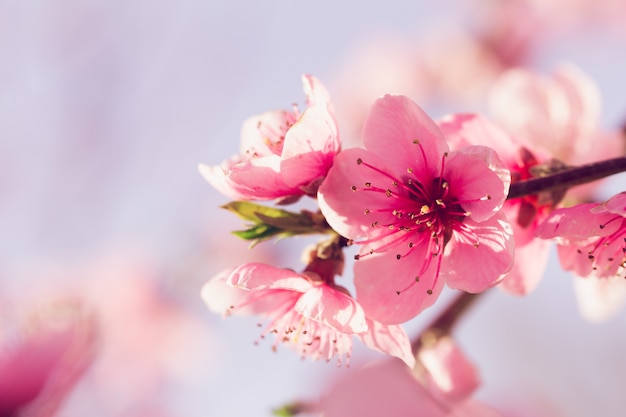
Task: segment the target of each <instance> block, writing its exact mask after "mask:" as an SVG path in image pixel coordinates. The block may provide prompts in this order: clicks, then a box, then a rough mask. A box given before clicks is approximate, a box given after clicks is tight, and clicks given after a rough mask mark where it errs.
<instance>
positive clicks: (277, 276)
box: [228, 263, 313, 293]
mask: <svg viewBox="0 0 626 417" xmlns="http://www.w3.org/2000/svg"><path fill="white" fill-rule="evenodd" d="M228 283H229V284H230V285H232V286H234V287H237V288H244V289H247V290H256V291H258V290H289V291H296V292H301V293H303V292H306V291H308V290H309V289H310V288H311V287H312V286H313V284H312V283H311V282H310V281H309V280H308V279H306V278H304V277H303V276H301V275H300V274H298V273H296V272H294V271H291V270H289V269H282V268H276V267H273V266H271V265H266V264H262V263H247V264H244V265H241V266H239V267H237V268H235V270H234V271H233V272H232V273H231V274H230V276H229V278H228Z"/></svg>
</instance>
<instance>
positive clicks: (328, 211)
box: [317, 148, 395, 239]
mask: <svg viewBox="0 0 626 417" xmlns="http://www.w3.org/2000/svg"><path fill="white" fill-rule="evenodd" d="M358 159H362V160H364V161H367V162H368V163H370V164H371V165H373V166H376V167H379V168H381V169H382V170H384V169H385V164H384V163H383V161H382V160H381V159H380V158H379V157H378V156H377V155H375V154H373V153H372V152H368V151H366V150H364V149H357V148H353V149H346V150H344V151H342V152H340V153H339V154H337V156H336V157H335V162H334V164H333V166H332V168H331V169H330V171H329V172H328V176H327V177H326V180H324V182H323V183H322V185H321V186H320V188H319V190H318V194H317V198H318V203H319V206H320V210H321V211H322V214H324V216H325V217H326V221H327V222H328V224H330V226H331V227H332V228H333V229H334V230H336V231H337V232H338V233H339V234H341V235H342V236H345V237H349V238H352V239H357V238H360V237H364V236H367V235H376V234H378V233H379V232H378V231H377V230H374V229H373V228H372V227H371V224H372V223H374V222H377V221H378V222H379V223H380V224H388V223H390V222H393V220H394V217H393V215H392V214H391V211H389V212H385V213H378V212H372V213H369V214H366V213H365V209H372V208H383V207H385V205H386V207H390V208H393V205H394V204H395V203H394V201H393V200H392V199H389V198H386V197H385V196H384V195H382V196H380V197H379V198H377V197H376V196H375V195H373V193H371V192H354V191H352V188H351V187H352V186H355V187H359V188H363V187H364V184H365V183H366V182H370V183H372V184H380V185H379V186H384V185H386V184H390V182H391V181H390V179H389V178H388V177H386V176H385V175H383V174H380V173H379V172H376V171H373V170H370V169H367V168H365V167H363V166H359V165H357V160H358ZM373 205H377V207H373Z"/></svg>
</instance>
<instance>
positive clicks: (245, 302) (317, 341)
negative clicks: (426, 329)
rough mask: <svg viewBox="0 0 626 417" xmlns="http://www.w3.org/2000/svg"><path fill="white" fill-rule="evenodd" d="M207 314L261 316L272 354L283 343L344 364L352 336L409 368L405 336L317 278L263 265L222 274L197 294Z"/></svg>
mask: <svg viewBox="0 0 626 417" xmlns="http://www.w3.org/2000/svg"><path fill="white" fill-rule="evenodd" d="M202 297H203V299H204V300H205V302H206V304H207V306H208V307H209V309H211V310H213V311H216V312H222V313H225V314H227V315H228V314H241V315H248V314H251V313H254V314H260V315H261V316H262V317H264V318H265V319H266V320H268V321H269V324H268V325H267V326H266V327H265V328H264V330H263V332H262V333H261V338H264V337H265V336H266V335H268V334H274V335H275V337H276V339H275V343H274V345H273V349H276V348H277V346H278V345H279V344H280V343H283V344H285V345H287V346H289V347H290V348H292V349H294V350H295V351H296V352H298V353H299V354H301V355H302V356H303V357H311V358H313V359H325V360H326V361H330V360H331V359H332V358H333V357H336V358H337V360H338V363H340V364H341V363H342V362H343V361H344V360H345V361H346V362H348V360H349V358H350V355H351V352H352V336H356V337H358V338H359V339H360V340H361V341H363V343H365V344H366V345H367V346H368V347H370V348H372V349H374V350H377V351H380V352H383V353H386V354H389V355H393V356H397V357H399V358H400V359H402V360H403V361H405V362H406V363H407V365H409V366H413V364H414V362H415V359H414V357H413V355H412V353H411V347H410V342H409V339H408V336H407V335H406V333H405V332H404V330H403V329H402V327H400V326H387V325H382V324H380V323H376V322H374V321H372V320H370V319H367V318H366V317H365V313H364V311H363V309H362V308H361V306H360V305H359V304H358V303H357V302H356V301H355V300H354V299H353V298H352V297H351V296H350V295H349V294H348V292H347V291H346V290H345V289H343V288H341V287H337V286H332V285H329V284H328V283H327V282H326V281H325V280H324V279H323V278H322V277H320V276H319V275H318V274H316V273H313V272H310V271H305V272H304V273H302V274H298V273H296V272H294V271H291V270H288V269H281V268H276V267H272V266H269V265H265V264H259V263H251V264H244V265H241V266H239V267H237V268H235V269H234V270H233V271H223V272H222V273H220V274H218V275H217V276H215V277H214V278H213V279H212V280H210V281H209V282H208V283H207V284H206V285H205V287H204V288H203V291H202Z"/></svg>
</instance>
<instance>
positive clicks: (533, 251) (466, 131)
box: [438, 114, 558, 295]
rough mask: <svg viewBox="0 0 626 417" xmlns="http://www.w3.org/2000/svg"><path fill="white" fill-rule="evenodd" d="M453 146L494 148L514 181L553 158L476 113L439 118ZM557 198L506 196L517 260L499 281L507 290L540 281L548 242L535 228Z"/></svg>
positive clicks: (528, 289)
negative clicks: (507, 197)
mask: <svg viewBox="0 0 626 417" xmlns="http://www.w3.org/2000/svg"><path fill="white" fill-rule="evenodd" d="M438 123H439V126H440V127H441V130H442V131H443V132H444V134H445V135H446V139H448V143H450V147H451V148H452V149H459V148H462V147H465V146H470V145H483V146H488V147H490V148H493V149H494V150H495V151H496V152H497V153H498V156H499V157H500V158H501V159H502V161H503V162H504V165H505V166H506V167H507V169H508V170H509V171H510V172H511V183H512V184H513V183H516V182H517V181H523V180H527V179H530V178H532V177H534V175H533V172H532V171H533V169H536V168H539V165H540V164H545V163H547V162H548V161H549V160H550V156H549V154H548V153H546V152H545V151H542V150H541V149H534V147H533V145H532V144H530V143H527V142H525V141H524V140H523V138H515V137H513V136H511V135H509V134H507V133H506V132H504V131H503V130H502V129H500V128H499V127H498V126H496V125H494V124H493V123H491V122H489V121H488V120H487V119H486V118H484V117H482V116H479V115H474V114H452V115H449V116H447V117H445V118H443V119H441V120H440V121H439V122H438ZM556 203H558V201H554V198H552V196H551V195H550V194H546V195H543V194H542V195H531V196H526V197H523V198H517V199H513V200H507V201H506V202H505V203H504V206H503V207H502V211H503V212H504V213H505V214H506V216H507V218H508V219H509V221H510V223H511V226H512V228H513V236H514V237H515V263H514V265H513V268H512V269H511V271H510V272H509V273H508V274H507V275H506V277H505V279H504V280H503V281H502V283H501V284H500V288H502V289H504V290H505V291H507V292H510V293H513V294H518V295H524V294H528V293H529V292H531V291H532V290H533V289H534V288H535V287H536V285H537V284H538V283H539V281H540V279H541V277H542V275H543V272H544V269H545V267H546V264H547V262H548V254H549V248H550V246H549V243H548V242H546V241H544V240H541V239H537V238H535V229H536V228H537V226H538V225H539V223H541V222H542V221H543V220H544V219H545V218H546V216H547V215H548V214H549V213H550V211H551V210H552V209H553V208H554V206H555V205H556Z"/></svg>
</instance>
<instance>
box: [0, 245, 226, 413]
mask: <svg viewBox="0 0 626 417" xmlns="http://www.w3.org/2000/svg"><path fill="white" fill-rule="evenodd" d="M40 268H41V269H40ZM11 272H14V274H13V276H15V277H16V281H20V280H21V282H29V281H30V282H29V286H30V288H32V289H33V291H32V292H29V293H24V291H23V287H21V286H16V287H15V288H14V289H12V288H8V287H9V286H7V291H5V294H4V296H5V301H8V302H9V303H10V305H12V306H13V308H14V309H16V310H17V311H22V310H24V309H25V308H26V307H27V306H29V305H31V304H35V305H37V304H39V303H40V301H39V300H41V299H44V300H50V299H53V300H54V299H61V300H64V299H67V298H68V297H71V299H73V300H77V302H78V303H80V305H81V306H82V307H84V309H85V311H87V312H89V313H90V314H91V316H90V317H91V320H92V321H93V323H95V326H97V327H96V328H97V331H98V339H97V342H98V346H97V354H96V355H94V356H93V357H92V359H93V361H92V362H91V363H90V366H89V369H87V370H86V371H85V372H84V373H83V376H82V378H81V379H80V380H78V381H77V382H76V383H75V384H74V385H73V388H72V390H71V392H70V393H69V395H67V396H66V397H65V401H64V402H63V404H62V406H61V407H59V409H58V413H57V414H55V415H58V416H59V417H64V416H75V415H90V416H96V417H99V416H107V417H108V416H122V415H124V416H125V415H132V410H135V409H142V408H144V407H147V406H150V407H152V408H159V409H161V410H162V412H164V413H167V412H168V411H167V410H168V407H170V406H171V403H170V400H171V399H172V398H174V397H175V395H176V393H175V391H173V390H172V391H168V392H169V393H170V394H171V395H170V396H169V397H165V396H162V395H161V394H162V393H163V392H164V389H166V388H168V389H170V388H171V386H172V385H173V384H176V385H177V386H184V384H185V383H188V382H189V381H190V380H193V379H194V378H196V377H197V376H199V375H198V372H207V371H208V370H209V368H208V366H209V365H211V364H212V363H213V360H212V356H211V355H212V354H213V353H214V351H213V349H212V348H214V346H213V345H212V344H211V343H210V341H209V339H208V337H207V327H206V325H205V324H204V323H202V322H201V321H200V319H199V317H197V316H195V315H194V314H193V313H192V312H191V310H189V309H188V308H187V307H185V306H182V305H181V304H180V303H179V302H178V301H177V300H176V299H175V298H174V297H173V296H172V295H171V294H168V292H167V291H166V289H165V287H164V286H162V285H160V284H159V283H158V282H157V280H158V279H159V277H160V274H161V273H162V272H161V271H160V270H159V269H158V268H157V267H156V266H155V264H154V263H153V262H152V261H146V260H145V257H143V258H142V257H140V256H137V257H136V258H135V257H134V256H133V257H132V258H131V257H128V255H125V256H123V257H122V256H120V255H113V256H102V257H99V258H97V259H95V260H94V259H92V260H91V261H89V262H86V263H81V264H69V265H67V264H63V263H62V262H60V261H55V262H52V263H50V264H48V265H46V266H45V267H42V266H39V267H37V268H36V270H34V271H33V270H32V269H30V268H28V267H23V268H19V267H14V268H11ZM33 275H35V276H43V277H45V279H43V278H39V277H38V278H33ZM35 289H36V291H35ZM78 329H79V330H80V327H78ZM71 335H72V334H68V335H67V336H66V337H68V338H69V337H70V336H71ZM73 337H74V336H73ZM29 340H30V339H29ZM51 340H52V341H53V339H51ZM59 340H60V341H62V340H63V339H59ZM60 341H59V342H54V343H60ZM73 354H75V355H78V353H73ZM62 360H63V361H65V360H66V359H62ZM67 360H69V359H67ZM63 363H64V362H63ZM77 363H78V362H76V364H77ZM42 369H43V368H42ZM59 386H61V384H60V383H59ZM44 392H45V391H44Z"/></svg>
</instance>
